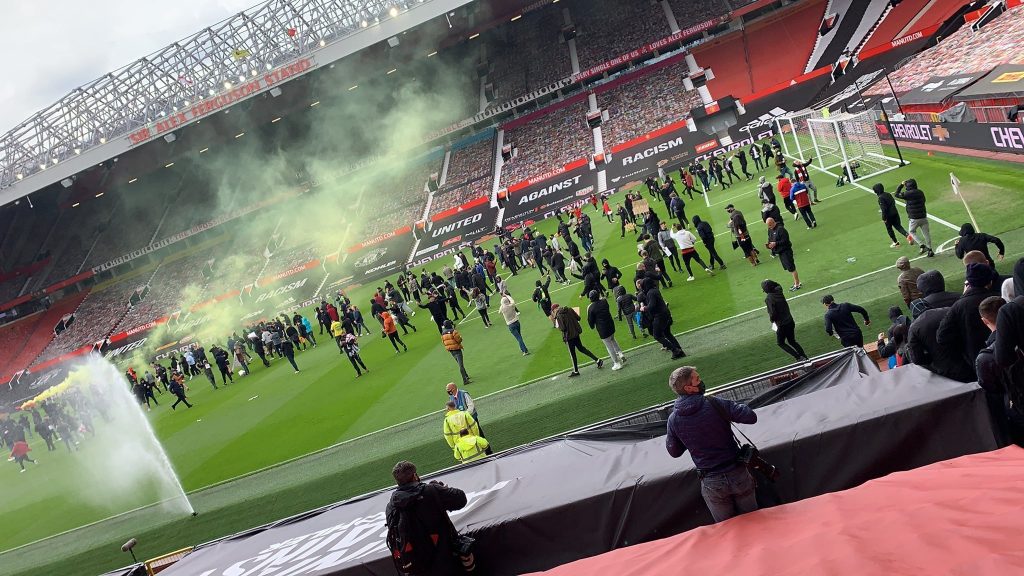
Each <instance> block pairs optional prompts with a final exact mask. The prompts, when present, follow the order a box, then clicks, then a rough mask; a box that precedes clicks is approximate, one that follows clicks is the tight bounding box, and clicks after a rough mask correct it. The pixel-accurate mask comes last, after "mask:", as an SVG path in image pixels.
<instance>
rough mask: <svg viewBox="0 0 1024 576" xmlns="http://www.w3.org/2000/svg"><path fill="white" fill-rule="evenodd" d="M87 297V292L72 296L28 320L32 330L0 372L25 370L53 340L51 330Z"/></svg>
mask: <svg viewBox="0 0 1024 576" xmlns="http://www.w3.org/2000/svg"><path fill="white" fill-rule="evenodd" d="M88 296H89V291H88V290H83V291H81V292H78V293H76V294H73V295H71V296H69V297H67V298H64V299H63V300H59V301H57V302H55V303H54V304H53V305H52V306H50V308H49V309H48V310H46V311H45V312H43V313H42V314H38V315H36V316H33V317H32V318H31V319H29V322H31V323H32V330H31V331H30V332H29V333H28V334H27V336H26V338H25V340H24V343H23V344H22V347H21V350H20V351H19V352H18V354H17V356H15V357H14V359H13V360H11V362H10V363H9V364H4V365H3V367H4V369H3V370H0V372H8V373H10V372H16V371H18V370H21V369H23V368H27V367H28V366H29V365H30V364H32V363H33V360H35V359H36V358H37V357H38V356H39V355H40V354H41V353H42V352H43V350H44V349H45V348H46V347H47V345H48V344H50V342H51V341H52V340H53V328H54V327H55V326H56V325H57V322H59V321H60V319H61V318H62V317H64V315H65V314H70V313H71V312H74V311H75V310H76V309H77V308H78V307H79V306H80V305H81V304H82V301H84V300H85V299H86V297H88ZM90 321H91V320H90V317H85V318H84V322H85V323H88V322H90Z"/></svg>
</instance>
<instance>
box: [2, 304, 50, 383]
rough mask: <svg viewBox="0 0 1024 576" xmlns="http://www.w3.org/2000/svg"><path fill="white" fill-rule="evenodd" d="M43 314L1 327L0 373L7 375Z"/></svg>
mask: <svg viewBox="0 0 1024 576" xmlns="http://www.w3.org/2000/svg"><path fill="white" fill-rule="evenodd" d="M41 315H42V313H36V314H34V315H32V316H28V317H26V318H22V319H21V320H18V321H16V322H12V323H10V324H5V325H3V326H0V366H2V367H3V368H0V373H3V374H6V373H7V370H8V368H9V367H10V366H11V365H12V362H13V360H14V359H15V358H17V357H18V354H19V353H21V350H22V348H24V346H25V341H26V340H28V337H29V335H30V334H32V332H33V331H34V330H35V328H36V323H37V322H38V321H39V317H40V316H41Z"/></svg>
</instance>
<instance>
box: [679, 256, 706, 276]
mask: <svg viewBox="0 0 1024 576" xmlns="http://www.w3.org/2000/svg"><path fill="white" fill-rule="evenodd" d="M690 260H696V261H697V264H700V267H701V268H705V269H706V268H707V267H708V265H707V264H705V263H704V261H703V260H701V258H700V254H698V253H697V251H696V250H690V251H689V252H683V264H684V265H685V266H686V273H687V274H689V275H690V276H693V272H692V271H691V270H690Z"/></svg>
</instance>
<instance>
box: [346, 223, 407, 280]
mask: <svg viewBox="0 0 1024 576" xmlns="http://www.w3.org/2000/svg"><path fill="white" fill-rule="evenodd" d="M415 243H416V239H415V238H414V237H413V235H412V227H411V226H403V227H402V228H399V229H398V230H393V231H391V232H388V233H386V234H381V235H380V236H377V237H375V238H370V239H368V240H366V241H365V242H362V243H360V244H357V245H355V246H352V247H351V248H349V249H348V257H347V258H346V259H345V261H344V263H343V264H342V266H341V270H342V274H343V275H345V276H352V282H353V283H356V284H365V283H366V282H369V281H371V280H376V279H377V278H383V277H384V276H390V275H392V274H395V273H397V272H400V271H401V270H404V269H405V265H406V263H408V261H409V254H410V253H412V247H413V244H415Z"/></svg>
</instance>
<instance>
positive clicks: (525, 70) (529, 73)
mask: <svg viewBox="0 0 1024 576" xmlns="http://www.w3.org/2000/svg"><path fill="white" fill-rule="evenodd" d="M561 29H562V14H561V9H560V8H558V7H554V8H551V9H547V10H537V11H534V12H530V13H528V14H526V15H524V16H523V17H522V18H520V19H519V20H517V21H515V22H511V23H509V24H507V25H506V26H505V27H503V28H502V29H500V30H499V35H501V33H502V32H504V33H505V34H507V39H494V40H492V41H491V43H490V45H489V48H490V49H489V51H488V53H489V54H490V55H491V58H490V64H491V66H492V68H491V72H490V74H488V80H489V81H491V82H492V83H493V84H494V100H493V101H492V104H499V103H502V102H505V101H507V100H510V99H512V98H515V97H516V96H519V95H522V94H525V93H527V92H530V91H531V90H534V89H537V88H539V87H542V86H546V85H548V84H550V83H552V82H554V81H556V80H561V79H562V78H565V77H567V76H569V74H570V73H572V66H571V64H570V63H569V49H568V47H567V46H566V45H565V44H564V43H562V42H560V40H559V34H560V32H561ZM509 55H514V56H515V57H513V58H510V57H509Z"/></svg>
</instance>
